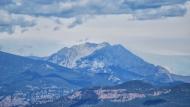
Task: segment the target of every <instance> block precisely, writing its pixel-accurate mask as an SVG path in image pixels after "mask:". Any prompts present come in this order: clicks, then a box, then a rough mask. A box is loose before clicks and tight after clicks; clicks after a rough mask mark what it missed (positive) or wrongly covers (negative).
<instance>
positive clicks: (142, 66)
mask: <svg viewBox="0 0 190 107" xmlns="http://www.w3.org/2000/svg"><path fill="white" fill-rule="evenodd" d="M38 59H39V58H38ZM42 59H43V60H45V61H48V62H51V63H55V64H58V65H60V66H63V67H68V68H71V69H75V70H76V71H80V72H82V73H83V74H87V75H89V76H91V78H92V80H93V78H94V79H96V78H99V80H101V81H102V82H99V83H94V84H93V85H101V84H100V83H102V85H108V83H109V82H111V83H109V84H118V83H122V82H125V81H129V80H144V81H148V82H151V83H156V84H160V83H165V82H172V81H173V79H172V77H171V75H170V73H169V71H168V70H166V69H165V68H163V67H161V66H155V65H153V64H150V63H148V62H146V61H144V60H143V59H141V58H140V57H138V56H136V55H134V54H133V53H131V52H130V51H129V50H127V49H126V48H125V47H123V46H122V45H110V44H109V43H106V42H104V43H100V44H95V43H84V44H79V45H74V46H72V47H70V48H67V47H65V48H63V49H61V50H59V51H58V52H56V53H54V54H52V55H50V56H49V57H46V58H42Z"/></svg>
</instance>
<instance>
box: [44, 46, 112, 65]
mask: <svg viewBox="0 0 190 107" xmlns="http://www.w3.org/2000/svg"><path fill="white" fill-rule="evenodd" d="M108 45H109V44H108V43H101V44H95V43H85V44H80V45H74V46H72V47H70V48H68V47H65V48H63V49H61V50H59V51H58V52H56V53H55V54H53V55H51V56H49V57H47V58H46V60H47V61H49V62H52V63H56V64H58V65H61V66H64V67H67V68H72V67H74V66H76V61H77V60H79V59H80V58H82V57H84V56H88V55H90V54H91V53H93V52H94V51H95V50H98V49H101V48H103V47H105V46H108Z"/></svg>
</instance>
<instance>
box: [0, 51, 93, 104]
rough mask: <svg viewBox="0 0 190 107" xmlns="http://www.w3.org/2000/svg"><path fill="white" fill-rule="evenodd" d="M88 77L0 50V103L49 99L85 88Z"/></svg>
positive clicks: (48, 63)
mask: <svg viewBox="0 0 190 107" xmlns="http://www.w3.org/2000/svg"><path fill="white" fill-rule="evenodd" d="M87 80H88V78H86V76H83V75H82V74H80V73H78V72H75V71H73V70H72V69H68V68H64V67H62V66H59V65H56V64H53V63H50V62H45V61H40V60H33V59H29V58H26V57H21V56H17V55H12V54H8V53H5V52H0V91H1V92H0V106H1V107H9V106H13V105H15V106H25V105H28V104H35V103H44V102H49V101H51V100H52V99H57V98H59V97H61V96H63V95H66V94H68V93H70V92H72V90H76V89H79V88H81V87H85V86H86V85H88V84H90V83H88V81H87Z"/></svg>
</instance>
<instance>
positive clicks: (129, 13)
mask: <svg viewBox="0 0 190 107" xmlns="http://www.w3.org/2000/svg"><path fill="white" fill-rule="evenodd" d="M189 29H190V1H189V0H156V1H155V0H0V50H1V51H5V52H10V53H14V54H18V55H24V56H28V55H35V56H47V55H50V54H52V53H54V52H56V51H57V50H59V49H61V48H63V47H65V46H72V45H74V44H80V43H84V42H87V41H88V42H97V43H99V42H104V41H106V42H109V43H111V44H122V45H123V46H125V47H126V48H128V49H129V50H131V51H132V52H134V53H135V54H137V55H139V56H141V57H143V58H145V59H147V60H148V61H150V62H154V63H157V64H163V63H162V62H164V61H160V62H159V61H156V60H159V59H160V57H159V59H155V57H154V58H152V56H164V57H161V58H163V59H165V56H168V57H170V56H178V57H184V56H188V58H189V56H190V47H189V46H190V30H189ZM151 58H152V59H151ZM153 59H154V60H153ZM178 59H179V58H178ZM183 59H185V60H187V59H186V58H183ZM188 60H190V59H188ZM175 61H176V63H175V64H174V65H176V64H177V65H180V63H179V62H180V61H179V62H178V60H175ZM186 62H187V63H185V65H186V66H185V67H183V66H182V67H181V66H180V67H181V70H180V67H179V68H178V70H174V73H178V74H182V75H190V72H189V71H187V69H190V67H188V66H190V63H189V61H186ZM169 63H170V62H169ZM164 66H169V68H171V67H172V66H170V65H169V64H164ZM184 68H187V69H184Z"/></svg>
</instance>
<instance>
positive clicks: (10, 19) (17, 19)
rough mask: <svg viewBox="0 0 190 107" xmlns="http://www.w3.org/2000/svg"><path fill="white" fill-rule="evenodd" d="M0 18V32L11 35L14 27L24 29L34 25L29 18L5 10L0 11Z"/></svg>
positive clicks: (32, 20)
mask: <svg viewBox="0 0 190 107" xmlns="http://www.w3.org/2000/svg"><path fill="white" fill-rule="evenodd" d="M0 17H1V18H0V32H8V33H13V32H14V30H15V27H16V26H19V27H21V28H26V27H31V26H34V25H35V24H36V22H35V20H34V19H31V17H29V16H26V15H18V14H11V13H9V12H7V11H6V10H0Z"/></svg>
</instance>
